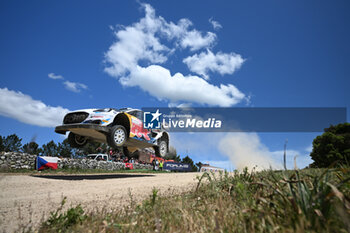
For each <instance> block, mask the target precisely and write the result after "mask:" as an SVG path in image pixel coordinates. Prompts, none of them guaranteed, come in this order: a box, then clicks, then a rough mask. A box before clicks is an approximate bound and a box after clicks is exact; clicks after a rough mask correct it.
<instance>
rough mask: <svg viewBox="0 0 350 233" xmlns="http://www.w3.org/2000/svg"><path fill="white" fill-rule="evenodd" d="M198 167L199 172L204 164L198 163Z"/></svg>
mask: <svg viewBox="0 0 350 233" xmlns="http://www.w3.org/2000/svg"><path fill="white" fill-rule="evenodd" d="M196 166H197V167H198V170H201V168H202V166H203V163H202V162H198V163H196Z"/></svg>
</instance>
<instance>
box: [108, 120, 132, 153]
mask: <svg viewBox="0 0 350 233" xmlns="http://www.w3.org/2000/svg"><path fill="white" fill-rule="evenodd" d="M107 139H108V144H109V146H111V147H114V148H117V147H121V146H123V145H124V143H125V142H126V140H127V139H128V135H127V131H126V129H125V127H124V126H122V125H115V126H113V127H112V129H111V132H110V134H109V136H108V137H107Z"/></svg>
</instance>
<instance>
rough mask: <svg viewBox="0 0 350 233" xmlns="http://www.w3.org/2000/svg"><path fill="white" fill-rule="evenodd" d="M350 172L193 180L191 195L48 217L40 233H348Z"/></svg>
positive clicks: (154, 197)
mask: <svg viewBox="0 0 350 233" xmlns="http://www.w3.org/2000/svg"><path fill="white" fill-rule="evenodd" d="M349 180H350V169H349V168H344V167H343V168H339V169H333V170H325V169H324V170H321V169H308V170H303V171H283V172H279V171H276V172H274V171H264V172H259V173H256V172H251V173H250V172H248V171H247V170H245V171H244V172H242V173H238V172H235V173H234V174H233V175H230V174H228V173H224V174H220V175H214V174H208V173H204V174H203V175H202V176H201V177H198V185H197V187H196V189H195V190H193V191H191V192H189V193H186V194H183V195H177V196H170V197H160V196H159V195H158V193H157V190H156V189H154V190H153V192H152V193H151V195H150V198H149V199H147V200H145V201H144V202H143V203H142V204H139V205H137V204H136V203H134V202H133V198H132V197H130V204H129V205H128V206H125V207H124V208H123V209H116V210H114V211H107V210H103V211H102V212H101V211H100V212H91V213H85V212H84V211H83V210H82V209H81V207H80V206H77V207H73V208H71V209H69V210H68V211H66V212H64V211H61V209H60V210H59V211H58V212H57V211H56V212H53V213H52V214H51V217H50V218H49V219H48V220H47V221H45V222H43V223H42V225H41V228H40V229H39V232H57V231H60V232H155V231H156V232H347V231H350V202H349V201H350V199H349V193H350V184H349Z"/></svg>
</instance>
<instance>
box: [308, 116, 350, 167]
mask: <svg viewBox="0 0 350 233" xmlns="http://www.w3.org/2000/svg"><path fill="white" fill-rule="evenodd" d="M312 145H313V150H312V152H311V154H310V156H311V158H312V159H313V160H314V163H313V164H312V166H313V167H328V166H330V165H331V164H335V163H337V165H340V164H350V123H344V124H338V125H336V126H331V127H329V128H327V129H325V132H324V133H323V134H322V135H320V136H317V137H316V138H315V139H314V141H313V143H312Z"/></svg>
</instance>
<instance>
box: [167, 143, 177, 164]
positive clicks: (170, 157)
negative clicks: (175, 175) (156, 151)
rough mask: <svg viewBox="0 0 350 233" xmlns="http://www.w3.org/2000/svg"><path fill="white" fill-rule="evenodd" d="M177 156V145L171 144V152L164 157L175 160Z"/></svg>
mask: <svg viewBox="0 0 350 233" xmlns="http://www.w3.org/2000/svg"><path fill="white" fill-rule="evenodd" d="M176 157H177V152H176V149H175V147H173V146H170V147H169V152H168V154H167V155H166V156H164V159H166V160H174V161H175V159H176Z"/></svg>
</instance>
